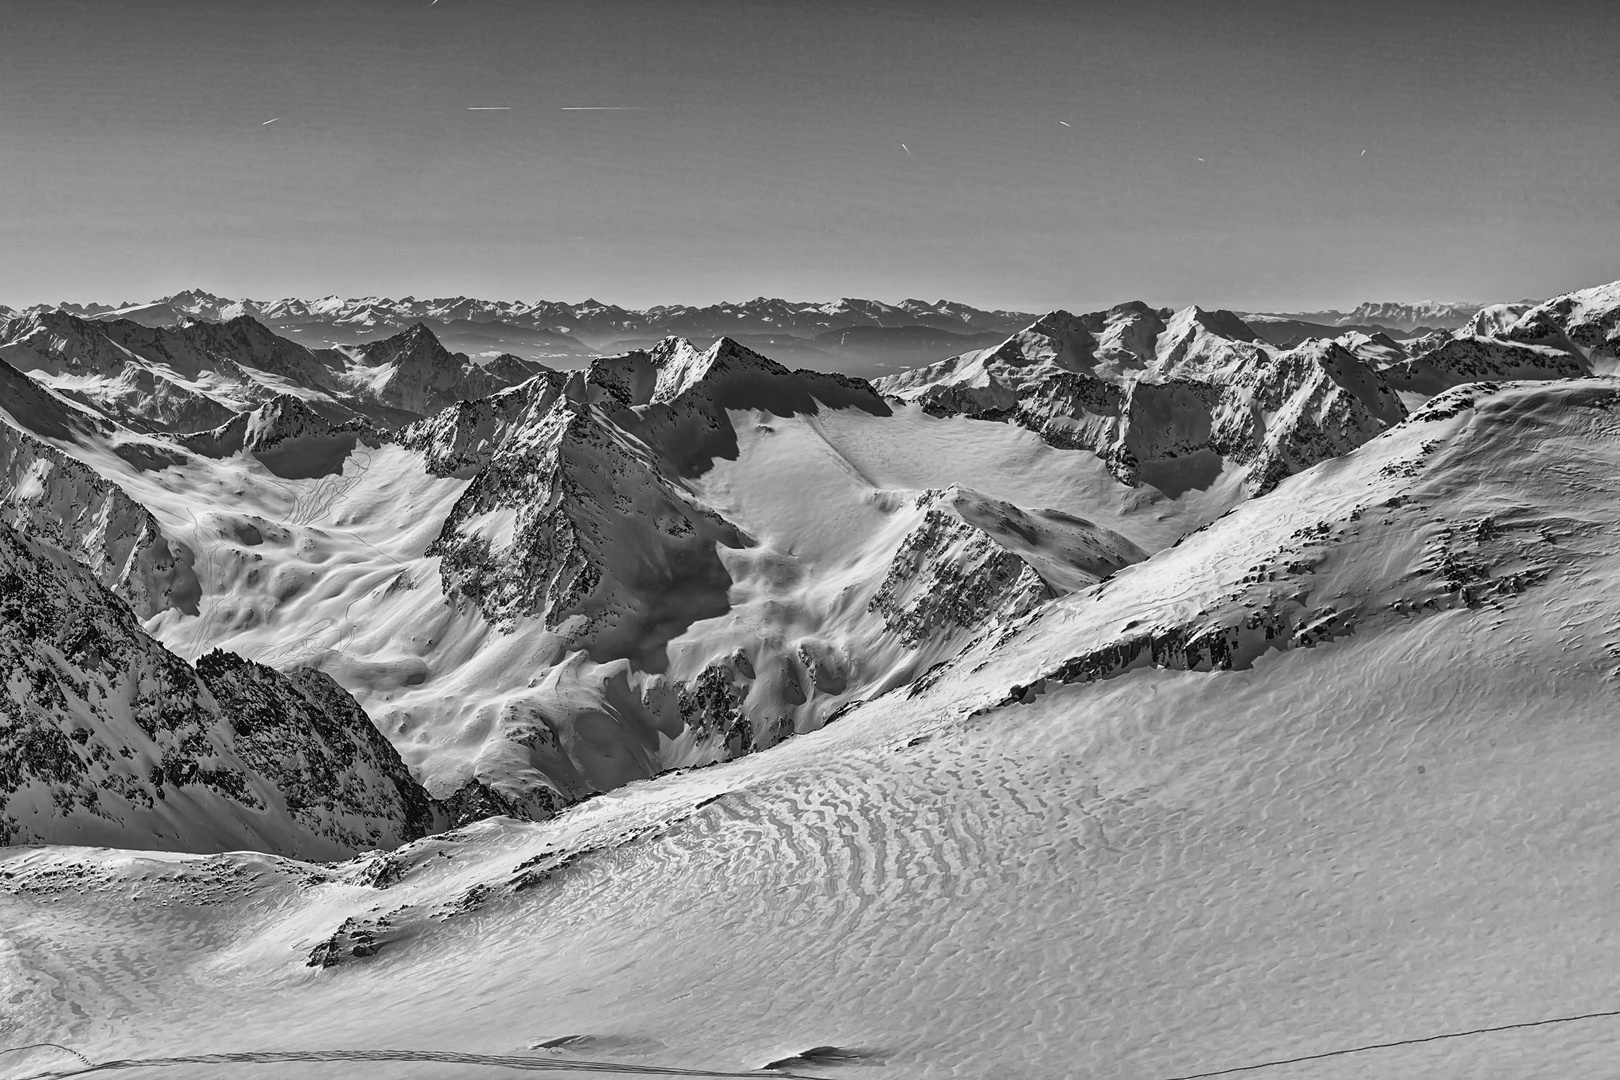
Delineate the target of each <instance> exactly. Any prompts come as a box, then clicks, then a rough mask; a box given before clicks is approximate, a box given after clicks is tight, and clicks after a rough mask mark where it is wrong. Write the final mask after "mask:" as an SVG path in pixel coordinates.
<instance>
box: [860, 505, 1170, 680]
mask: <svg viewBox="0 0 1620 1080" xmlns="http://www.w3.org/2000/svg"><path fill="white" fill-rule="evenodd" d="M916 506H917V509H919V510H922V511H923V512H924V513H923V518H922V521H921V523H920V524H919V525H918V526H917V527H916V528H914V529H912V530H911V532H910V533H908V534H907V535H906V538H905V540H904V541H902V542H901V544H900V548H899V550H898V551H897V552H896V553H895V556H894V558H893V560H892V561H891V562H890V564H889V569H888V572H887V574H886V575H885V577H884V579H883V583H882V584H881V585H880V586H879V588H878V590H877V592H876V593H875V594H874V595H873V597H872V599H871V600H870V601H869V602H868V604H867V607H868V609H869V610H870V611H872V612H875V613H877V614H879V615H881V616H882V618H883V621H884V624H885V625H886V626H887V627H888V629H889V632H890V633H892V634H894V635H895V636H896V637H898V638H899V639H900V640H901V642H902V643H904V644H905V645H906V647H908V648H916V647H918V646H920V645H922V644H923V643H924V642H930V643H933V644H936V645H937V644H940V643H944V642H949V641H951V640H952V639H953V638H956V637H958V636H959V635H960V634H961V633H962V632H964V631H966V632H969V633H971V632H976V631H978V630H980V629H982V628H984V627H986V626H988V625H990V624H992V623H997V622H1006V621H1008V620H1011V619H1016V618H1018V617H1019V616H1022V615H1025V614H1027V613H1028V612H1029V611H1031V610H1033V609H1034V608H1035V607H1036V606H1038V605H1039V604H1041V603H1043V602H1045V601H1047V600H1050V599H1053V598H1054V597H1058V596H1062V595H1064V594H1066V593H1070V592H1073V591H1074V590H1076V589H1080V588H1084V587H1086V586H1088V585H1093V584H1095V583H1096V582H1098V581H1100V580H1102V579H1103V578H1106V577H1108V576H1109V575H1111V574H1113V573H1115V572H1116V571H1118V570H1120V569H1122V568H1123V567H1125V566H1128V565H1130V564H1131V563H1134V562H1138V561H1140V560H1141V559H1144V558H1146V557H1147V556H1146V554H1145V553H1144V552H1143V551H1141V550H1140V549H1139V548H1137V547H1136V545H1135V544H1132V543H1131V542H1130V541H1129V540H1126V539H1125V538H1124V537H1123V536H1120V535H1119V534H1117V533H1114V532H1111V531H1109V530H1108V529H1104V528H1101V527H1099V526H1097V525H1094V524H1092V523H1091V522H1089V521H1085V520H1083V519H1081V518H1077V517H1073V516H1071V515H1069V514H1063V513H1059V512H1058V511H1055V510H1026V509H1024V508H1023V507H1020V506H1015V505H1013V504H1012V503H1009V502H1004V501H1002V500H999V499H992V498H990V497H988V496H986V495H984V494H983V493H981V492H978V491H974V490H973V489H971V488H965V487H962V486H960V485H957V486H954V487H951V488H949V489H947V490H944V491H937V490H931V491H925V492H923V493H922V494H921V495H920V496H918V498H917V502H916Z"/></svg>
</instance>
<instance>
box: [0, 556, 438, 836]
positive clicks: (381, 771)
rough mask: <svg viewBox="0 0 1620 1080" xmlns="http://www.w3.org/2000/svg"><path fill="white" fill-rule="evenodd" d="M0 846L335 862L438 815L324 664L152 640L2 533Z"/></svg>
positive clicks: (61, 563)
mask: <svg viewBox="0 0 1620 1080" xmlns="http://www.w3.org/2000/svg"><path fill="white" fill-rule="evenodd" d="M0 667H3V669H4V670H5V671H6V672H7V673H8V674H7V677H6V686H5V691H4V693H3V694H0V718H3V723H0V842H5V843H21V842H50V843H104V844H116V845H118V846H133V847H150V846H162V847H171V848H180V849H183V850H193V851H209V850H226V849H231V848H244V847H246V848H256V849H259V850H264V851H272V852H278V853H282V854H287V855H300V856H310V857H330V856H333V855H338V854H342V853H345V852H352V851H354V850H357V849H360V848H367V847H378V846H393V845H396V844H399V843H403V842H404V841H406V840H409V839H413V838H415V837H418V836H421V835H423V834H424V833H425V832H426V831H427V829H428V828H429V827H430V826H431V824H432V810H431V807H430V806H429V803H428V802H427V799H426V796H425V794H424V793H423V792H422V790H421V789H420V788H419V787H418V786H417V785H416V784H415V783H414V782H413V781H411V779H410V777H409V775H408V774H407V773H406V771H405V767H404V764H403V763H402V762H401V761H400V759H399V755H398V754H397V753H396V752H395V751H394V750H393V748H392V747H390V746H389V745H388V743H387V741H386V740H384V739H383V738H382V736H381V735H380V734H379V733H378V732H377V730H376V729H375V728H374V727H373V726H372V725H371V723H370V721H369V720H368V719H367V718H366V716H365V714H364V713H363V712H361V711H360V709H359V707H358V706H357V705H355V703H354V700H353V699H352V698H350V697H349V696H348V695H347V694H345V693H344V692H343V691H342V690H341V689H339V688H338V687H337V686H336V684H334V683H333V682H332V681H331V680H330V679H328V678H326V677H325V676H323V675H320V674H318V673H314V672H301V673H297V674H295V675H292V676H284V675H281V674H279V673H277V672H275V671H273V670H272V669H270V668H266V667H262V666H260V665H257V664H252V663H250V662H248V661H246V660H242V659H240V658H237V657H234V656H231V655H228V654H224V653H214V654H211V655H210V656H208V657H205V658H204V661H203V662H202V663H201V664H200V665H199V667H198V668H197V669H195V670H194V669H193V668H191V667H190V666H189V665H187V664H186V663H185V662H184V661H182V660H181V659H180V658H179V657H177V656H175V655H174V654H173V653H170V652H169V651H168V650H167V649H164V648H163V647H162V646H161V645H159V644H158V643H157V642H155V641H153V640H152V639H151V638H150V637H148V636H147V635H146V634H145V633H144V632H143V631H142V630H141V628H140V626H139V624H137V623H136V622H135V619H134V616H133V615H132V613H131V612H130V610H129V608H128V607H127V606H126V605H125V604H124V602H123V601H121V600H120V599H118V598H117V597H115V596H114V595H113V594H112V593H110V592H108V591H107V590H106V589H105V588H103V587H102V586H101V585H100V584H99V583H98V582H97V581H96V580H95V579H94V578H93V577H91V576H90V574H89V573H88V571H86V570H85V569H84V568H83V567H81V566H80V565H79V564H77V563H75V562H73V561H72V560H71V559H69V558H67V557H66V556H65V555H64V554H62V553H60V552H53V551H51V550H49V549H46V548H43V547H41V546H39V545H38V544H36V543H34V542H32V541H30V540H26V539H24V538H23V537H21V536H20V535H19V534H18V533H17V532H15V531H14V530H13V529H11V528H10V527H9V526H0Z"/></svg>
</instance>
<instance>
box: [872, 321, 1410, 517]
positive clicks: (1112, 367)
mask: <svg viewBox="0 0 1620 1080" xmlns="http://www.w3.org/2000/svg"><path fill="white" fill-rule="evenodd" d="M878 387H879V388H880V389H881V390H883V391H884V392H886V393H889V394H892V395H894V396H895V397H896V398H898V399H899V400H901V401H905V402H914V403H916V404H919V405H921V406H922V407H923V408H924V409H925V410H926V411H928V412H929V413H931V414H934V415H939V416H948V415H963V416H970V417H975V418H978V419H985V420H1008V421H1011V422H1013V423H1016V424H1018V425H1020V426H1022V427H1026V428H1029V429H1030V430H1031V431H1034V432H1036V433H1038V434H1039V435H1040V436H1041V437H1042V438H1043V439H1045V440H1046V441H1047V442H1049V443H1051V444H1053V445H1054V446H1062V447H1070V448H1080V449H1088V450H1092V451H1094V452H1095V453H1096V454H1098V456H1100V457H1101V458H1102V459H1103V460H1104V461H1105V462H1107V464H1108V466H1109V468H1110V470H1111V471H1112V472H1113V473H1114V474H1115V475H1116V476H1117V477H1119V478H1120V479H1121V480H1122V481H1124V482H1126V483H1136V482H1139V481H1140V480H1141V479H1142V468H1143V467H1144V466H1146V465H1150V464H1154V463H1161V462H1171V461H1175V460H1176V459H1184V460H1185V459H1189V458H1191V457H1192V455H1195V454H1198V453H1199V452H1210V453H1213V454H1215V455H1218V456H1219V457H1220V458H1221V459H1224V460H1225V461H1227V462H1229V463H1232V464H1235V465H1238V466H1240V467H1242V468H1243V469H1244V470H1245V471H1246V473H1247V476H1248V481H1249V484H1250V487H1251V490H1253V491H1254V492H1256V493H1259V492H1263V491H1267V490H1269V489H1270V488H1271V487H1273V486H1275V485H1276V483H1277V481H1278V480H1280V479H1281V478H1282V477H1283V476H1286V475H1288V474H1290V473H1292V472H1297V471H1298V470H1300V469H1303V468H1307V467H1309V466H1310V465H1314V464H1315V463H1316V462H1318V461H1321V460H1324V459H1325V458H1327V457H1331V456H1334V455H1335V454H1340V453H1343V452H1345V451H1346V450H1349V449H1352V448H1354V447H1355V446H1358V445H1360V444H1361V443H1362V442H1365V441H1366V440H1367V439H1369V438H1371V437H1373V436H1374V435H1376V434H1378V433H1379V432H1381V431H1383V430H1385V429H1386V428H1388V427H1390V426H1391V425H1393V424H1396V423H1398V422H1400V420H1401V419H1402V418H1403V417H1404V416H1405V410H1404V408H1403V407H1402V405H1401V403H1400V401H1399V400H1398V399H1397V398H1396V396H1395V394H1394V392H1393V391H1392V390H1391V389H1390V388H1389V387H1388V386H1387V385H1385V383H1384V381H1383V379H1382V378H1381V377H1380V376H1379V375H1378V373H1377V372H1376V371H1374V370H1373V369H1372V367H1371V366H1369V365H1367V364H1365V363H1363V362H1362V361H1361V360H1359V359H1358V358H1357V357H1355V356H1354V355H1352V354H1351V353H1349V352H1348V351H1346V350H1345V349H1343V348H1342V347H1340V346H1339V345H1337V344H1334V343H1331V342H1322V341H1310V342H1307V343H1305V344H1304V345H1301V346H1299V347H1298V348H1295V349H1291V350H1288V351H1286V352H1280V351H1278V350H1274V349H1269V348H1267V347H1265V346H1264V345H1263V344H1261V343H1260V341H1259V339H1258V338H1257V337H1256V335H1255V334H1254V333H1253V331H1252V330H1250V329H1249V328H1248V327H1247V326H1245V325H1244V324H1243V322H1242V321H1241V320H1239V319H1238V318H1237V317H1236V316H1235V315H1233V314H1232V313H1231V312H1206V311H1202V310H1200V309H1197V308H1189V309H1187V310H1185V311H1182V312H1177V313H1169V312H1158V311H1153V310H1152V309H1149V308H1147V307H1146V306H1145V305H1141V304H1124V305H1120V306H1119V307H1117V308H1113V309H1111V310H1109V311H1106V312H1097V313H1094V314H1092V315H1085V316H1074V315H1070V314H1069V313H1067V312H1061V311H1058V312H1053V313H1051V314H1049V315H1047V316H1045V317H1043V318H1042V319H1040V320H1038V321H1037V322H1035V323H1034V324H1032V325H1031V326H1030V327H1029V328H1027V329H1026V330H1024V331H1022V332H1021V333H1019V334H1015V335H1014V336H1013V337H1011V338H1009V339H1008V340H1007V341H1006V342H1004V343H1003V344H1002V345H1000V346H998V347H997V348H995V349H991V350H986V351H985V352H982V353H976V354H967V355H964V356H961V357H953V358H951V359H949V360H945V361H941V362H940V363H939V364H935V365H933V366H931V367H928V368H923V369H919V370H917V371H913V372H906V373H904V374H901V375H896V376H893V377H891V378H887V379H882V380H880V381H879V382H878Z"/></svg>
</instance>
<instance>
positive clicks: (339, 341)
mask: <svg viewBox="0 0 1620 1080" xmlns="http://www.w3.org/2000/svg"><path fill="white" fill-rule="evenodd" d="M46 312H60V313H62V314H68V315H73V316H78V317H82V318H85V319H94V320H102V321H118V320H124V321H129V322H134V323H137V324H140V325H143V326H147V327H151V328H177V327H181V326H184V325H186V324H188V323H191V322H194V321H203V322H214V323H230V322H233V321H235V320H239V319H243V318H246V319H250V320H253V321H254V322H257V323H262V324H263V325H264V326H266V327H269V328H271V329H273V330H274V331H275V332H276V333H278V334H280V335H282V336H284V337H288V338H291V339H293V340H296V341H298V342H300V343H302V344H304V345H305V346H307V347H309V348H310V349H317V350H318V349H322V348H330V347H334V346H350V345H355V344H361V343H366V342H371V341H375V340H377V339H379V338H383V337H388V336H393V335H396V334H399V333H401V332H404V331H406V330H408V329H410V328H411V327H412V326H413V325H416V324H422V325H423V326H425V327H427V328H428V329H429V330H431V332H432V333H433V335H434V336H435V337H436V338H438V339H439V340H440V341H442V342H444V343H446V345H447V346H448V347H449V348H450V349H452V350H455V351H459V352H464V353H467V354H468V355H471V356H476V357H494V356H497V355H502V354H508V355H516V356H520V357H523V358H525V359H528V360H538V361H541V362H544V363H546V364H548V365H551V366H554V367H565V368H566V367H577V366H583V365H584V364H586V363H588V362H589V361H590V359H591V358H592V357H594V356H597V355H603V354H611V353H613V352H622V351H624V350H626V349H632V348H643V349H645V348H650V347H651V346H652V345H653V344H655V343H656V342H657V341H659V340H661V339H662V338H665V337H670V336H677V337H686V338H690V339H693V340H695V341H698V342H700V343H701V345H702V346H703V347H707V346H708V345H709V344H711V343H713V342H714V341H715V340H717V339H719V338H721V337H730V338H733V339H734V340H738V341H741V342H743V343H744V344H747V345H750V346H751V347H753V348H756V349H760V350H764V351H767V352H769V353H771V354H772V355H774V356H777V357H780V358H781V359H783V360H787V361H791V362H794V363H798V364H803V365H807V366H814V367H818V368H823V369H835V370H843V371H849V372H853V373H876V372H881V371H892V370H896V369H898V368H901V367H909V366H912V365H915V364H918V363H925V362H927V361H929V360H933V359H937V358H938V357H941V356H948V355H950V354H951V353H953V352H960V351H962V350H963V349H968V348H975V347H979V346H983V345H987V344H990V343H991V339H997V340H999V339H1000V338H1002V337H1005V336H1006V335H1007V334H1008V333H1010V332H1011V331H1013V330H1015V329H1017V328H1018V327H1019V326H1021V325H1023V324H1025V323H1027V322H1028V321H1029V320H1030V318H1032V316H1029V315H1026V314H1023V313H1021V312H1015V311H990V310H984V309H980V308H974V307H970V306H968V305H966V304H959V303H953V302H950V301H946V300H939V301H935V302H933V303H928V302H925V301H922V300H906V301H903V302H902V303H900V304H885V303H882V302H881V301H876V300H860V299H851V298H846V299H843V300H838V301H835V302H832V303H815V302H802V301H789V300H781V299H772V298H769V297H763V296H762V297H757V298H755V299H753V300H748V301H742V302H738V303H720V304H710V305H707V306H704V307H696V306H692V305H685V304H671V305H658V306H654V307H651V308H647V309H644V310H632V309H628V308H623V307H618V306H616V305H612V304H603V303H600V302H598V301H596V300H585V301H583V302H580V303H577V304H570V303H561V302H556V301H539V302H526V301H503V300H483V299H478V298H474V297H466V296H456V297H440V298H434V299H417V298H415V297H409V296H407V297H404V298H403V299H398V300H396V299H391V298H388V297H378V296H368V297H356V298H351V299H341V298H339V297H335V296H328V297H323V298H320V299H314V300H309V299H300V298H296V297H294V298H287V299H283V300H273V301H256V300H231V299H227V298H225V297H221V296H215V295H213V294H211V293H208V292H204V291H201V290H196V289H191V290H187V291H185V292H180V293H176V294H174V295H173V296H167V297H163V298H161V299H159V300H154V301H152V302H151V303H147V304H122V305H113V306H108V305H103V304H90V305H77V304H63V305H59V306H56V307H51V306H48V305H39V306H36V307H33V308H29V309H27V310H26V311H25V312H23V313H21V314H24V315H38V314H44V313H46ZM17 314H18V313H13V317H15V316H16V315H17ZM3 318H5V314H4V312H0V319H3Z"/></svg>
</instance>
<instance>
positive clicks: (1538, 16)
mask: <svg viewBox="0 0 1620 1080" xmlns="http://www.w3.org/2000/svg"><path fill="white" fill-rule="evenodd" d="M10 12H11V15H12V17H11V19H9V20H8V25H7V30H6V34H5V35H4V36H3V37H0V145H4V146H5V147H6V148H7V153H6V154H5V155H3V156H0V198H3V199H4V203H5V205H6V206H7V207H8V208H9V209H10V210H11V211H12V212H11V213H9V214H7V215H6V216H5V218H4V219H3V220H0V245H3V247H4V249H5V250H6V251H7V252H8V253H9V254H10V255H11V258H9V259H7V260H4V261H0V303H4V304H7V305H10V306H13V307H23V306H27V305H30V304H34V303H60V302H63V301H68V302H75V303H87V302H92V301H94V302H100V303H115V302H122V301H126V300H127V301H132V302H144V301H147V300H150V299H153V298H156V297H159V296H164V295H168V294H171V293H173V292H176V291H179V290H182V289H186V288H205V289H207V290H208V291H210V292H214V293H217V294H219V295H223V296H230V297H233V298H241V297H252V298H276V297H284V296H318V295H332V294H335V295H338V296H343V297H353V296H367V295H378V296H392V297H399V296H404V295H415V296H454V295H473V296H486V297H488V296H502V297H512V296H521V297H527V298H532V299H565V298H574V297H577V298H581V299H583V298H585V297H593V298H595V299H598V300H601V301H603V302H605V303H614V304H618V305H620V306H623V307H629V308H645V307H648V306H651V305H655V304H674V303H690V304H696V305H700V306H701V305H707V304H711V303H716V302H722V301H727V300H733V301H734V300H736V299H737V298H740V297H754V296H761V295H764V296H781V297H786V298H790V299H795V300H798V299H818V298H827V299H836V298H838V297H843V296H853V297H866V298H882V299H885V300H887V301H889V302H895V301H898V300H899V299H903V298H906V297H918V298H924V299H928V300H932V299H934V298H940V297H943V298H946V299H951V300H958V301H961V302H964V303H969V304H972V305H974V306H977V307H983V308H1003V309H1015V310H1026V311H1028V310H1050V309H1052V308H1057V307H1064V308H1070V309H1076V308H1078V309H1082V310H1085V309H1093V308H1098V307H1106V306H1108V305H1110V304H1113V303H1117V302H1119V301H1122V300H1126V299H1135V298H1140V299H1143V300H1146V301H1148V302H1149V303H1152V304H1155V305H1163V306H1170V307H1181V306H1184V305H1185V304H1188V303H1198V304H1200V305H1202V306H1204V307H1225V308H1233V309H1238V310H1285V311H1315V310H1325V309H1338V310H1348V309H1350V308H1353V307H1354V306H1355V305H1356V304H1359V303H1361V302H1363V301H1369V300H1370V301H1377V300H1398V301H1402V302H1414V301H1418V300H1423V299H1437V300H1442V301H1450V302H1464V301H1466V302H1477V303H1488V302H1496V301H1506V300H1516V299H1520V298H1523V297H1543V296H1548V295H1553V294H1556V293H1559V292H1564V291H1568V290H1570V289H1574V288H1579V287H1582V286H1585V285H1591V284H1595V283H1598V282H1603V281H1609V280H1613V279H1615V278H1617V277H1620V265H1617V260H1616V259H1615V257H1614V255H1613V252H1614V250H1615V249H1616V244H1617V242H1620V101H1617V97H1620V92H1617V91H1616V89H1615V86H1614V82H1613V79H1612V77H1610V76H1609V75H1607V73H1606V64H1605V60H1606V56H1605V52H1606V49H1607V42H1608V41H1610V40H1612V39H1613V36H1614V34H1613V32H1614V31H1620V12H1617V11H1616V10H1615V9H1614V8H1613V7H1612V6H1610V5H1603V4H1598V3H1589V2H1566V3H1561V4H1536V5H1529V4H1512V3H1502V2H1494V3H1483V4H1472V5H1460V4H1458V5H1447V4H1431V5H1422V6H1420V7H1419V8H1417V9H1413V8H1412V7H1411V6H1409V5H1399V4H1393V3H1386V2H1382V0H1357V2H1351V3H1345V4H1340V5H1336V6H1335V7H1334V8H1333V9H1332V10H1331V11H1322V10H1316V9H1312V10H1308V11H1307V10H1304V9H1301V8H1299V7H1298V6H1296V5H1289V4H1285V3H1280V2H1275V0H1263V2H1262V0H1253V2H1248V3H1239V4H1234V5H1225V6H1220V7H1216V6H1213V5H1199V6H1189V5H1185V4H1175V3H1164V2H1161V3H1149V4H1145V5H1140V6H1136V7H1133V8H1132V9H1129V10H1126V9H1121V8H1117V7H1113V6H1105V5H1093V4H1073V5H1054V4H1046V3H1034V2H1024V3H1016V4H1009V5H998V6H996V7H995V8H994V9H992V10H988V11H981V10H980V9H977V8H973V7H970V6H968V5H965V4H961V3H956V2H951V3H942V4H928V5H924V4H920V3H914V2H907V3H893V4H885V5H882V6H878V7H874V6H871V5H864V4H854V3H825V4H817V5H814V6H808V5H806V6H790V5H777V4H771V5H754V4H747V3H742V2H739V0H695V2H693V3H690V4H684V5H679V6H673V5H669V6H665V5H654V4H646V3H639V2H629V0H621V2H616V3H615V2H605V3H600V4H592V5H579V4H566V3H551V4H547V3H518V2H515V0H438V2H435V3H429V2H427V0H421V2H416V0H412V2H410V3H401V2H384V0H350V2H343V3H333V4H324V3H322V4H316V3H313V2H308V0H292V2H288V3H283V4H277V5H275V6H274V7H273V8H272V7H271V6H269V5H262V4H246V3H234V4H229V3H228V4H213V3H210V4H204V3H201V2H197V0H157V2H154V3H149V4H143V5H139V6H133V5H124V4H114V3H107V2H86V0H57V2H51V3H41V2H36V0H19V2H16V3H14V4H13V5H11V6H10ZM1536 27H1544V28H1546V29H1547V31H1548V32H1545V33H1543V32H1532V31H1534V28H1536Z"/></svg>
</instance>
